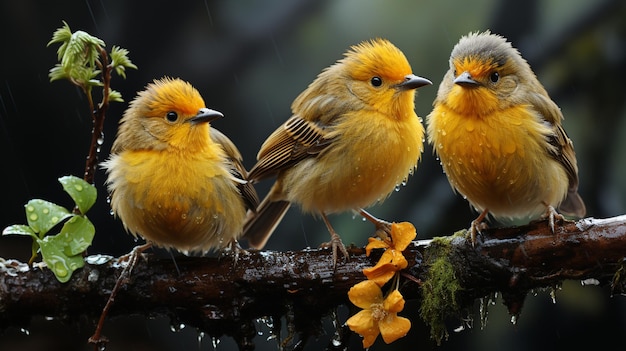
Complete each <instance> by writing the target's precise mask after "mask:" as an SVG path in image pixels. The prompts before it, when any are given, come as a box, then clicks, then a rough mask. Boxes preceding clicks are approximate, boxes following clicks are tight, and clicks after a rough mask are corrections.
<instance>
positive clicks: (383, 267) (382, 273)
mask: <svg viewBox="0 0 626 351" xmlns="http://www.w3.org/2000/svg"><path fill="white" fill-rule="evenodd" d="M397 271H398V269H397V268H396V266H395V265H393V264H391V263H385V264H380V263H379V264H377V265H375V266H374V267H370V268H365V269H364V270H363V274H365V276H366V277H367V279H369V280H370V281H373V282H375V283H376V284H377V285H378V286H383V285H385V284H386V283H387V282H388V281H389V280H390V279H391V278H393V275H394V274H396V272H397Z"/></svg>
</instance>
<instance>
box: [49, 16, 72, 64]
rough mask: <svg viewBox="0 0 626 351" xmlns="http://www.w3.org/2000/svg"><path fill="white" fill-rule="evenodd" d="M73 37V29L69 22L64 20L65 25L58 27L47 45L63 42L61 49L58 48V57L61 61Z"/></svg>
mask: <svg viewBox="0 0 626 351" xmlns="http://www.w3.org/2000/svg"><path fill="white" fill-rule="evenodd" d="M71 37H72V31H71V30H70V26H69V25H68V24H67V22H65V21H63V27H61V28H59V29H57V30H56V31H55V32H54V33H53V34H52V40H50V41H49V42H48V44H47V45H46V46H50V45H51V44H55V43H61V46H60V47H59V49H57V59H58V60H59V61H61V59H62V58H63V55H64V54H65V49H66V48H67V42H68V41H70V38H71Z"/></svg>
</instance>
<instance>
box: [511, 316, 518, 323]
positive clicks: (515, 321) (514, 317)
mask: <svg viewBox="0 0 626 351" xmlns="http://www.w3.org/2000/svg"><path fill="white" fill-rule="evenodd" d="M511 324H513V325H516V324H517V316H516V315H513V316H511Z"/></svg>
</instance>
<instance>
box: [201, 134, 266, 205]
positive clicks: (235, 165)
mask: <svg viewBox="0 0 626 351" xmlns="http://www.w3.org/2000/svg"><path fill="white" fill-rule="evenodd" d="M209 133H210V135H211V139H212V140H213V141H214V142H216V143H218V144H219V145H220V146H221V147H222V149H223V150H224V152H225V153H226V157H227V158H228V161H230V165H232V167H230V173H231V174H232V175H233V176H234V177H235V178H236V180H235V184H236V185H237V188H238V189H239V192H240V193H241V195H242V196H243V199H244V201H245V203H246V205H247V206H248V208H249V209H251V210H253V211H255V210H256V208H257V206H258V205H259V202H260V201H259V196H258V195H257V193H256V190H255V189H254V186H252V183H251V182H249V181H248V171H246V168H245V167H244V166H243V158H242V157H241V153H240V152H239V150H238V149H237V147H236V146H235V144H233V142H232V141H231V140H230V139H229V138H228V137H227V136H226V135H224V134H223V133H222V132H220V131H219V130H217V129H215V128H213V127H211V128H210V132H209Z"/></svg>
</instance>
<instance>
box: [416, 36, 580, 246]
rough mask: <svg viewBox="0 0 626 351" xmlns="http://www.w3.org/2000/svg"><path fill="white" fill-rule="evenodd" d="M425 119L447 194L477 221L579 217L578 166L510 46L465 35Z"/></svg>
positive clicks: (557, 120) (542, 93)
mask: <svg viewBox="0 0 626 351" xmlns="http://www.w3.org/2000/svg"><path fill="white" fill-rule="evenodd" d="M433 105H434V109H433V111H432V112H431V113H430V114H429V115H428V116H427V133H428V140H429V142H430V143H431V144H432V145H433V149H434V151H435V152H436V154H437V156H438V157H439V159H440V161H441V165H442V166H443V170H444V172H445V173H446V175H447V177H448V180H449V181H450V184H451V185H452V187H453V189H455V190H456V191H458V192H459V193H460V194H461V195H463V196H464V197H465V198H467V200H468V201H469V202H470V204H471V205H472V206H473V207H474V208H475V209H476V210H478V211H480V212H482V213H481V215H480V216H479V217H478V218H477V219H476V220H475V221H474V222H472V240H474V237H475V234H476V226H477V224H479V223H480V222H482V220H483V219H484V218H485V216H487V214H491V215H492V216H493V217H494V218H495V219H496V220H512V219H523V220H533V219H537V218H539V217H541V216H542V214H547V215H548V216H549V218H550V224H551V226H552V230H553V231H554V214H555V210H554V208H558V209H559V211H561V212H562V213H564V214H567V215H571V216H576V217H583V216H584V215H585V205H584V203H583V201H582V199H581V197H580V196H579V194H578V166H577V164H576V155H575V153H574V147H573V145H572V141H571V140H570V139H569V138H568V137H567V134H566V133H565V130H564V129H563V126H562V125H561V122H562V120H563V115H562V114H561V110H560V109H559V107H558V106H557V105H556V104H555V103H554V102H553V101H552V100H551V99H550V97H549V96H548V93H547V92H546V90H545V89H544V88H543V86H542V85H541V83H540V82H539V81H538V80H537V77H536V76H535V74H534V73H533V71H532V70H531V68H530V65H529V64H528V63H527V62H526V61H525V60H524V59H523V58H522V56H521V55H520V53H519V51H517V49H515V48H513V46H512V45H511V43H509V42H507V40H506V39H505V38H504V37H502V36H499V35H496V34H491V33H490V32H489V31H486V32H484V33H470V34H469V35H467V36H464V37H462V38H461V39H460V41H459V42H458V43H457V44H456V46H455V47H454V48H453V50H452V54H451V56H450V69H449V70H448V72H447V73H446V74H445V76H444V77H443V81H442V82H441V85H440V86H439V90H438V93H437V98H436V100H435V102H434V104H433Z"/></svg>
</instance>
